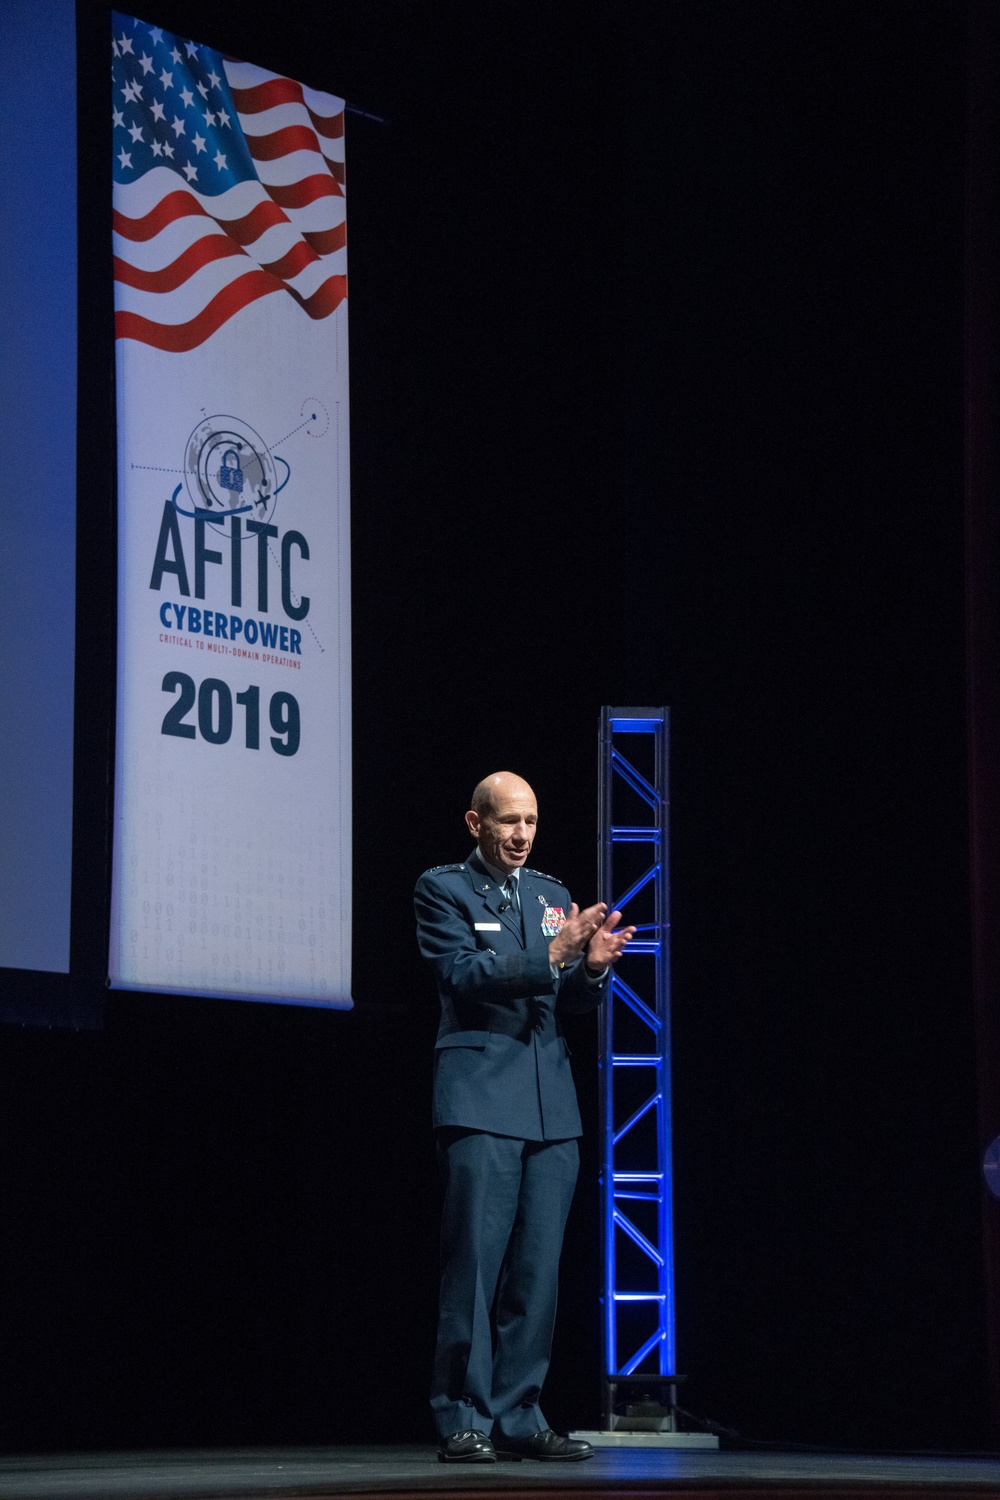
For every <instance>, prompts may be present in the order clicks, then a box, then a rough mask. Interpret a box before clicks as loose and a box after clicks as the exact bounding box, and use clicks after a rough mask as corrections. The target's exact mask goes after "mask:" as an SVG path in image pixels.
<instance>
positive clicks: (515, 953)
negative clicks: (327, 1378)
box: [414, 771, 635, 1463]
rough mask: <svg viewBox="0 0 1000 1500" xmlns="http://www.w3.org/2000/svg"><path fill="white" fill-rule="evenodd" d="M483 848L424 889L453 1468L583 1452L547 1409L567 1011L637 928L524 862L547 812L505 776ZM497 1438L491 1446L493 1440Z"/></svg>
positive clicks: (441, 1346)
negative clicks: (434, 989) (435, 1009)
mask: <svg viewBox="0 0 1000 1500" xmlns="http://www.w3.org/2000/svg"><path fill="white" fill-rule="evenodd" d="M465 822H466V825H467V827H468V829H469V832H470V833H471V834H472V837H473V838H474V839H475V840H476V849H475V851H474V852H473V853H472V854H471V855H470V856H469V858H468V859H467V860H465V861H464V862H463V863H462V864H454V865H440V866H438V867H437V868H436V869H433V870H428V871H427V872H426V873H425V874H423V875H422V876H421V877H420V879H419V881H418V882H417V888H416V892H415V897H414V900H415V904H416V913H417V936H418V941H419V944H420V951H421V953H422V954H423V956H424V958H426V959H427V960H428V961H429V962H430V964H431V966H432V968H433V970H434V974H435V978H436V979H437V985H438V992H439V995H440V999H441V1024H440V1027H439V1029H438V1037H437V1044H436V1049H435V1062H434V1128H435V1131H436V1134H437V1144H438V1158H439V1161H440V1165H441V1172H442V1176H443V1179H444V1213H443V1223H442V1233H441V1304H440V1314H439V1323H438V1338H437V1349H436V1353H435V1360H434V1377H433V1384H432V1391H431V1408H432V1410H433V1413H434V1419H435V1422H436V1424H437V1429H438V1432H439V1434H440V1437H441V1446H440V1448H439V1450H438V1452H439V1457H440V1458H441V1459H442V1461H444V1462H451V1463H455V1462H457V1463H493V1462H495V1461H496V1459H497V1458H498V1457H500V1458H537V1459H562V1460H566V1459H582V1458H589V1457H590V1456H591V1455H592V1453H593V1451H594V1450H593V1449H592V1448H591V1446H590V1444H589V1443H585V1442H581V1441H579V1440H573V1439H570V1438H566V1437H561V1436H559V1435H557V1434H556V1433H554V1432H552V1431H551V1429H550V1428H549V1426H548V1424H547V1422H546V1421H545V1418H544V1417H543V1415H542V1412H541V1408H540V1406H539V1404H538V1403H539V1397H540V1393H541V1388H542V1382H543V1380H544V1379H545V1374H546V1371H547V1369H548V1364H549V1354H550V1350H551V1345H552V1330H553V1325H554V1321H555V1310H556V1291H557V1279H558V1264H559V1254H560V1250H561V1247H562V1237H563V1230H564V1228H565V1224H566V1216H567V1214H568V1212H569V1206H570V1200H571V1198H572V1196H573V1188H574V1185H575V1183H576V1174H577V1168H578V1165H579V1153H578V1150H577V1143H576V1142H577V1137H578V1136H579V1135H580V1133H581V1127H580V1114H579V1110H578V1109H577V1103H576V1092H575V1089H574V1087H573V1077H572V1074H571V1072H570V1065H569V1051H568V1048H567V1046H566V1042H565V1040H564V1039H563V1035H562V1027H561V1024H560V1022H561V1017H562V1016H563V1015H565V1014H566V1013H568V1012H581V1011H587V1010H592V1009H594V1008H595V1007H596V1006H597V1005H599V1004H600V1002H601V1000H602V999H603V998H604V996H605V994H606V992H607V985H608V975H609V973H610V968H611V965H612V964H613V963H614V962H615V960H616V959H617V958H618V957H619V955H620V953H621V952H622V950H623V948H624V946H625V944H626V943H627V942H628V941H629V939H630V938H631V937H632V934H633V932H634V931H635V929H634V928H632V927H625V928H621V929H619V930H616V925H617V923H618V921H619V919H620V917H621V913H620V912H617V911H615V912H611V913H610V914H609V913H608V911H607V908H606V906H604V905H603V904H601V903H598V904H597V905H595V906H590V907H588V908H587V909H586V910H585V911H580V910H579V909H578V907H577V906H576V904H575V903H571V901H570V899H569V892H568V891H567V890H566V888H565V886H563V885H562V884H561V883H560V882H559V881H558V880H556V879H555V878H554V877H553V876H551V875H542V874H540V873H539V871H537V870H530V869H528V868H527V860H528V855H529V853H530V851H531V845H532V842H533V840H534V837H535V829H536V827H537V823H538V810H537V806H536V803H535V795H534V793H533V792H532V790H531V787H530V786H529V785H528V783H527V782H526V781H523V780H522V779H521V777H520V776H514V775H512V774H511V773H510V772H508V771H501V772H497V773H496V774H495V775H493V776H488V777H486V778H485V780H483V781H481V782H480V783H479V785H478V786H477V787H476V790H475V792H474V793H473V797H472V807H471V808H470V810H469V811H468V812H467V813H466V815H465ZM491 1434H492V1439H491Z"/></svg>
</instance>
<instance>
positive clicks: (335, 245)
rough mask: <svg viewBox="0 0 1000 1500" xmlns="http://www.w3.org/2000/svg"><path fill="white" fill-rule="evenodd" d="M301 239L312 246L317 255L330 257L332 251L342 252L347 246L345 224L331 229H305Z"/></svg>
mask: <svg viewBox="0 0 1000 1500" xmlns="http://www.w3.org/2000/svg"><path fill="white" fill-rule="evenodd" d="M302 238H303V239H304V240H305V241H306V243H307V244H309V245H312V247H313V249H314V250H315V251H316V253H317V255H332V254H333V252H334V250H343V248H344V246H345V245H346V244H347V223H346V221H345V222H344V223H343V224H337V225H336V226H335V227H334V228H333V229H312V230H308V229H307V230H305V231H304V233H303V235H302Z"/></svg>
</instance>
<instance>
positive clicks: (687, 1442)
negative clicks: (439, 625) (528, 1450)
mask: <svg viewBox="0 0 1000 1500" xmlns="http://www.w3.org/2000/svg"><path fill="white" fill-rule="evenodd" d="M570 1437H572V1438H583V1439H584V1441H585V1442H588V1443H590V1444H591V1445H592V1446H593V1447H595V1448H712V1449H715V1448H718V1446H719V1439H718V1438H717V1437H716V1436H715V1434H714V1432H571V1433H570Z"/></svg>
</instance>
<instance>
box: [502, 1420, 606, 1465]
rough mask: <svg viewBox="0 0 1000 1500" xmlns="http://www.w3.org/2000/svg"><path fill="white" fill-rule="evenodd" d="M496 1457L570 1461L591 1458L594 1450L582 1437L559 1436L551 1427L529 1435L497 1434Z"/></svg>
mask: <svg viewBox="0 0 1000 1500" xmlns="http://www.w3.org/2000/svg"><path fill="white" fill-rule="evenodd" d="M496 1455H497V1458H540V1459H543V1460H546V1459H547V1460H548V1461H549V1462H552V1461H553V1460H554V1461H556V1462H561V1463H568V1462H572V1460H574V1459H579V1458H593V1456H594V1450H593V1448H592V1447H591V1446H590V1444H589V1443H585V1442H584V1440H583V1438H568V1437H560V1436H559V1434H558V1432H553V1431H552V1428H551V1427H546V1429H545V1431H544V1432H533V1433H532V1434H531V1436H530V1437H513V1438H511V1437H501V1436H500V1435H499V1434H498V1435H497V1441H496Z"/></svg>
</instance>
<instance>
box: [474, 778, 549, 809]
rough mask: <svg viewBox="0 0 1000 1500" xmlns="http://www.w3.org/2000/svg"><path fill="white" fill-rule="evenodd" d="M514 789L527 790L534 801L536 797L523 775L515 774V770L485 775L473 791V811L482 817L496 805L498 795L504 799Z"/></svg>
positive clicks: (518, 790)
mask: <svg viewBox="0 0 1000 1500" xmlns="http://www.w3.org/2000/svg"><path fill="white" fill-rule="evenodd" d="M512 791H517V792H526V793H527V795H528V796H529V797H530V798H531V799H532V801H534V799H535V794H534V792H533V791H532V790H531V787H530V786H529V785H528V783H527V782H526V781H525V779H524V777H523V776H515V775H514V772H513V771H494V772H493V775H492V776H484V777H483V779H482V781H480V782H479V784H478V785H477V787H476V789H475V791H474V792H473V794H472V811H473V812H475V813H478V814H479V816H480V817H482V815H483V813H484V812H488V811H489V809H490V808H491V807H494V806H495V804H496V798H497V797H500V798H501V799H502V798H503V796H504V795H505V793H508V792H512Z"/></svg>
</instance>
